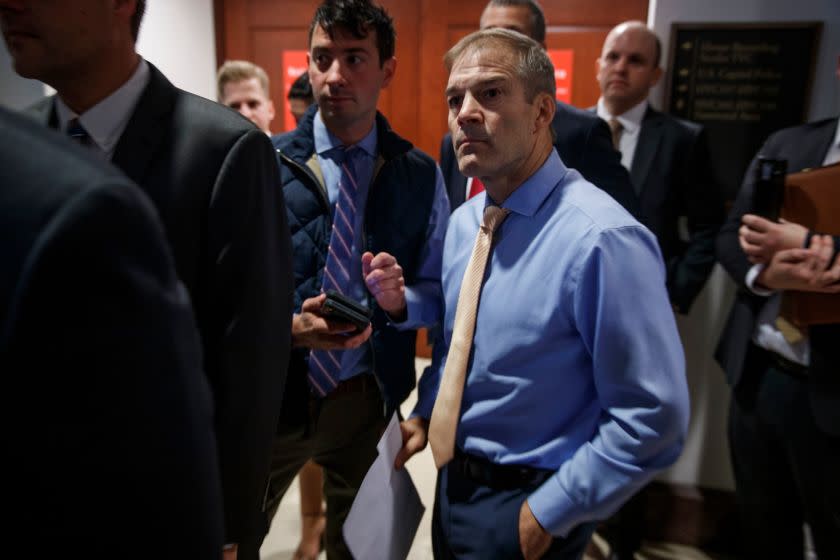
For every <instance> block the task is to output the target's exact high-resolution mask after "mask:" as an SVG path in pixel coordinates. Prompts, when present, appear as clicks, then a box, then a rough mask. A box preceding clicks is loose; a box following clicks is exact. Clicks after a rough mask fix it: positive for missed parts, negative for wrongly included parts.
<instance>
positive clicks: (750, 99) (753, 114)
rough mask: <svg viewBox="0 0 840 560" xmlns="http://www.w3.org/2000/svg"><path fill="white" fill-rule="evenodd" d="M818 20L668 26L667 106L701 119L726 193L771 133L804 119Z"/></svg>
mask: <svg viewBox="0 0 840 560" xmlns="http://www.w3.org/2000/svg"><path fill="white" fill-rule="evenodd" d="M821 30H822V24H821V23H819V22H813V23H811V22H808V23H784V24H776V23H756V24H734V23H733V24H719V23H710V24H702V23H700V24H697V23H693V24H683V23H675V24H673V25H672V27H671V53H670V59H669V60H670V63H669V65H668V70H669V87H668V89H667V90H666V104H665V105H666V107H667V108H668V111H669V112H670V113H671V114H672V115H674V116H676V117H680V118H684V119H688V120H691V121H695V122H698V123H701V124H703V125H704V126H705V128H706V131H707V133H708V137H709V143H710V147H709V149H710V151H711V156H712V160H713V161H714V162H715V165H716V170H717V173H718V175H719V178H720V181H721V183H722V184H723V186H724V189H725V192H724V194H725V195H726V197H727V199H729V200H732V199H734V198H735V196H736V195H737V193H738V188H739V187H740V184H741V180H742V179H743V175H744V172H745V171H746V169H747V166H748V165H749V162H750V160H751V159H752V157H753V156H754V155H755V153H756V151H758V149H759V148H760V147H761V143H762V142H763V141H764V139H765V138H767V136H769V135H770V134H771V133H772V132H774V131H776V130H779V129H780V128H785V127H788V126H793V125H797V124H800V123H802V122H804V121H805V119H806V118H807V110H808V101H809V97H810V90H811V82H812V80H813V75H814V65H815V63H816V53H817V47H818V42H819V36H820V32H821Z"/></svg>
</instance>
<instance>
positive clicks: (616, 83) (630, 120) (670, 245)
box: [596, 22, 724, 313]
mask: <svg viewBox="0 0 840 560" xmlns="http://www.w3.org/2000/svg"><path fill="white" fill-rule="evenodd" d="M660 58H661V47H660V44H659V39H658V38H657V37H656V35H655V34H654V33H653V32H652V31H651V30H650V29H648V28H647V27H646V26H645V25H644V24H643V23H641V22H625V23H622V24H620V25H618V26H616V27H615V28H614V29H613V30H612V31H610V33H609V35H608V36H607V39H606V41H605V42H604V48H603V51H602V54H601V57H600V58H599V59H598V84H599V86H600V88H601V98H600V99H599V100H598V106H597V109H596V111H597V114H598V115H599V116H600V117H601V118H602V119H604V120H605V121H607V122H608V123H610V128H611V129H614V130H615V133H614V137H615V141H616V143H617V146H616V147H617V148H618V149H619V150H620V152H621V156H622V164H623V165H625V166H626V167H627V168H628V169H629V171H630V177H631V179H632V181H633V188H634V189H635V192H636V194H637V195H638V196H639V203H640V206H641V221H642V223H644V224H645V225H646V226H648V228H650V230H651V231H652V232H653V233H654V234H656V237H657V240H658V241H659V246H660V248H661V249H662V256H663V257H664V259H665V263H666V265H667V267H668V271H667V283H668V294H669V296H670V298H671V303H672V304H673V305H674V308H675V309H676V310H677V311H679V312H680V313H688V311H689V309H690V307H691V304H692V302H693V301H694V299H695V298H696V297H697V294H698V293H699V292H700V290H701V289H702V288H703V285H704V284H705V282H706V279H707V278H708V276H709V274H710V273H711V270H712V267H713V266H714V262H715V256H714V239H715V235H717V231H718V228H719V227H720V224H721V222H722V221H723V218H724V210H723V200H722V197H721V193H720V189H719V186H718V183H717V180H716V177H715V173H714V170H713V165H712V162H711V159H710V156H709V151H708V144H707V139H706V135H705V132H704V131H703V128H702V127H701V126H700V125H697V124H695V123H690V122H687V121H683V120H680V119H676V118H674V117H671V116H669V115H665V114H663V113H660V112H659V111H656V110H654V109H653V108H651V107H650V105H649V104H648V102H647V98H648V94H649V92H650V89H651V88H652V87H653V86H654V85H656V83H657V82H658V81H659V78H660V77H661V75H662V70H661V69H660V67H659V60H660ZM683 217H684V218H685V220H686V223H685V225H686V226H687V234H688V239H683V235H681V232H680V229H681V225H680V224H681V219H682V218H683Z"/></svg>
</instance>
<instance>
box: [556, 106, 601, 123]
mask: <svg viewBox="0 0 840 560" xmlns="http://www.w3.org/2000/svg"><path fill="white" fill-rule="evenodd" d="M554 118H555V120H557V119H558V118H561V119H564V122H566V123H569V122H573V123H577V124H581V125H588V126H593V125H595V124H598V123H599V122H600V121H601V117H599V116H598V115H597V114H596V113H594V112H592V111H588V110H586V109H579V108H577V107H574V106H572V105H569V104H568V103H563V102H562V101H558V102H557V112H556V113H555V116H554Z"/></svg>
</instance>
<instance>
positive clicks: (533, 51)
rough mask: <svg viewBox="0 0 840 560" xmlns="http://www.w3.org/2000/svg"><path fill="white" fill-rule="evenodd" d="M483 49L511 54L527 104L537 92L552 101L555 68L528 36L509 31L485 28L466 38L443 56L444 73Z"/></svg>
mask: <svg viewBox="0 0 840 560" xmlns="http://www.w3.org/2000/svg"><path fill="white" fill-rule="evenodd" d="M482 49H493V50H496V51H497V52H502V53H508V54H509V55H510V62H511V64H512V65H513V67H514V71H515V72H516V77H517V78H519V79H520V80H521V81H522V84H523V85H524V88H525V99H526V101H528V103H530V102H532V101H533V100H534V97H535V96H536V95H537V94H538V93H547V94H548V95H550V96H551V97H552V99H553V98H554V97H555V94H556V91H557V83H556V81H555V79H554V65H553V64H551V59H549V58H548V55H547V54H546V52H545V50H544V49H543V48H542V46H541V45H540V44H539V43H537V42H536V41H534V40H533V39H531V38H530V37H526V36H525V35H523V34H521V33H517V32H516V31H510V30H508V29H498V28H495V29H485V30H483V31H476V32H475V33H471V34H469V35H467V36H466V37H464V38H463V39H461V40H460V41H458V43H457V44H456V45H455V46H454V47H452V48H451V49H449V52H447V53H446V56H444V57H443V62H444V64H445V65H446V70H447V71H448V72H451V71H452V67H453V66H454V65H455V62H457V61H458V60H459V59H460V58H462V57H464V56H466V55H467V54H470V53H473V52H475V51H480V50H482Z"/></svg>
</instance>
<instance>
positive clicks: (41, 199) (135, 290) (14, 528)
mask: <svg viewBox="0 0 840 560" xmlns="http://www.w3.org/2000/svg"><path fill="white" fill-rule="evenodd" d="M0 144H2V146H3V149H2V150H0V185H2V188H0V371H2V372H3V394H4V395H5V397H6V398H5V399H4V402H3V406H2V407H0V410H2V412H1V413H0V414H2V419H3V422H2V425H3V426H4V435H3V455H4V457H5V460H4V469H3V470H4V473H5V474H4V476H3V481H4V482H3V491H2V494H3V506H4V508H5V509H6V510H7V512H8V514H9V515H7V521H6V522H5V529H6V531H7V535H8V537H7V538H6V539H5V543H4V545H3V547H4V552H5V555H7V556H10V557H20V558H28V557H32V556H33V552H34V551H36V550H37V552H38V555H42V556H49V557H54V556H66V555H67V554H68V553H67V551H68V550H72V549H74V548H75V549H77V552H78V553H80V554H82V555H83V556H85V557H89V558H114V557H120V558H149V557H154V556H160V555H163V556H167V557H178V558H194V559H196V560H198V559H204V558H212V557H214V556H216V557H218V555H219V549H220V548H221V546H222V502H221V492H220V487H219V472H218V468H217V465H216V461H215V457H216V444H215V441H214V437H213V420H212V403H211V398H210V391H209V387H208V385H207V381H206V379H205V378H204V375H203V373H202V371H201V347H200V343H199V339H198V331H197V330H196V327H195V319H194V318H193V315H192V309H191V307H190V302H189V297H188V295H187V293H186V291H185V290H184V287H183V286H182V285H181V283H180V282H179V281H178V278H177V276H176V274H175V266H174V263H173V261H172V257H171V253H170V251H169V248H168V247H167V244H166V240H165V238H164V234H163V229H162V226H161V225H160V222H159V220H158V218H157V215H156V213H155V211H154V208H153V207H152V205H151V204H150V202H149V201H148V199H147V198H146V197H145V196H144V195H143V194H142V192H140V191H139V190H138V189H137V188H136V187H135V186H133V185H132V184H131V183H130V181H128V180H127V179H125V178H124V176H123V175H122V174H121V173H120V172H119V171H117V170H116V169H113V168H112V167H111V166H109V165H107V164H104V163H102V162H99V161H96V159H95V158H94V157H93V156H91V155H89V154H87V153H85V152H84V151H83V150H82V149H81V148H78V147H75V146H73V145H72V143H71V142H70V141H69V140H67V139H66V138H62V137H60V136H59V135H58V134H55V133H53V132H50V131H48V130H45V129H44V128H43V127H41V126H39V125H37V124H35V123H32V122H31V120H30V119H27V118H24V117H22V116H18V115H13V114H11V113H8V112H6V111H4V110H1V109H0ZM45 162H46V163H47V164H46V165H45ZM118 497H119V500H120V501H117V498H118Z"/></svg>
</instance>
